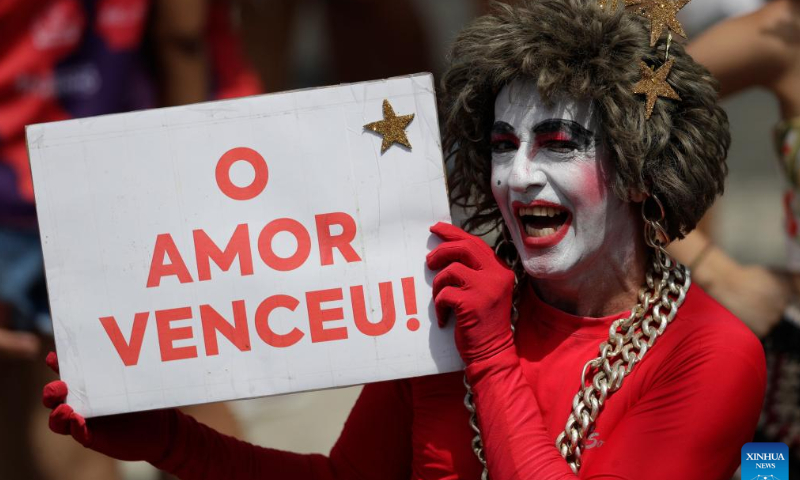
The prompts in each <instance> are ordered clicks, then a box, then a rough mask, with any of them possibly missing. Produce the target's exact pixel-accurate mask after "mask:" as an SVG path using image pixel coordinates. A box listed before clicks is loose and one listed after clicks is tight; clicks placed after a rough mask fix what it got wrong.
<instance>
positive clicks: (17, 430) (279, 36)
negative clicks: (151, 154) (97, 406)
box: [0, 0, 800, 480]
mask: <svg viewBox="0 0 800 480" xmlns="http://www.w3.org/2000/svg"><path fill="white" fill-rule="evenodd" d="M489 8H491V7H490V5H489V1H488V0H436V1H426V0H397V1H392V2H389V1H383V0H152V1H150V0H35V1H32V0H0V33H1V34H2V35H0V479H4V480H5V479H9V480H12V479H43V480H49V479H73V478H74V479H86V480H91V479H111V480H113V479H115V478H119V479H122V478H155V473H153V472H151V471H149V470H147V469H146V468H144V467H142V468H134V469H133V470H131V469H130V468H128V469H127V470H121V468H120V466H119V465H117V464H116V462H114V461H113V460H111V459H108V458H106V457H102V456H100V455H97V454H94V453H93V452H91V451H89V450H86V449H83V447H81V446H80V445H79V444H77V443H76V442H73V441H71V439H69V438H64V437H60V436H57V435H53V434H51V433H50V432H49V431H48V429H47V413H48V411H47V410H46V409H44V408H43V407H42V406H41V405H40V404H39V398H40V393H41V386H42V385H44V384H45V383H46V382H47V381H49V380H50V379H52V378H54V374H53V373H51V372H49V371H47V369H46V367H45V366H44V361H43V359H44V355H45V354H46V353H47V352H48V351H49V350H52V349H53V341H52V327H51V323H50V317H49V314H48V308H47V295H46V286H45V279H44V274H43V260H42V256H41V247H40V243H39V238H38V234H37V227H36V211H35V204H34V191H33V185H32V181H31V176H30V170H29V166H28V159H27V152H26V147H25V138H24V127H25V125H29V124H34V123H42V122H49V121H57V120H63V119H69V118H79V117H85V116H93V115H100V114H105V113H115V112H123V111H130V110H137V109H144V108H154V107H160V106H171V105H182V104H188V103H194V102H201V101H207V100H214V99H222V98H234V97H240V96H247V95H255V94H261V93H269V92H278V91H285V90H291V89H296V88H305V87H314V86H323V85H330V84H337V83H345V82H357V81H364V80H374V79H380V78H387V77H391V76H397V75H405V74H411V73H417V72H425V71H429V72H433V73H434V76H435V77H436V78H438V75H439V73H440V72H441V71H442V70H443V66H444V64H445V61H446V52H447V46H448V44H449V43H450V42H451V41H452V39H453V37H454V36H455V35H456V34H457V32H458V31H459V30H460V29H461V27H463V26H464V25H465V24H466V23H467V22H469V21H470V20H472V19H473V18H474V17H475V16H477V15H480V14H481V13H482V12H485V11H487V9H489ZM681 20H682V21H683V24H684V25H685V26H686V30H687V32H688V33H689V37H690V39H692V44H691V45H690V52H691V53H692V55H693V56H694V57H695V58H696V59H697V60H698V61H699V62H700V63H703V64H705V65H706V66H707V67H708V68H709V69H710V70H711V71H712V73H713V74H714V75H715V76H717V77H718V78H719V80H720V82H721V93H722V95H724V96H726V97H730V98H731V100H730V101H729V102H728V103H726V107H727V109H728V113H729V116H730V118H731V124H732V133H733V150H732V151H731V154H730V160H729V165H730V168H731V173H730V176H729V180H728V183H727V188H726V192H728V193H726V196H725V198H724V199H723V200H722V201H721V202H720V204H721V205H722V207H720V208H718V209H716V210H715V211H714V213H713V216H712V217H711V218H709V219H708V220H707V221H706V222H704V225H703V228H702V230H703V231H702V232H700V234H699V235H694V236H692V237H690V238H688V239H686V240H685V241H683V242H682V243H680V244H678V245H676V246H674V247H673V253H674V254H675V255H676V256H678V257H679V259H681V260H682V261H684V263H686V264H687V265H689V266H690V267H692V268H693V270H694V271H695V281H696V282H699V283H700V284H701V285H703V286H704V287H705V288H706V289H707V290H708V291H709V293H711V294H712V295H713V296H715V297H716V298H717V300H719V301H720V302H721V303H723V304H724V305H725V306H726V307H728V308H729V309H731V310H732V311H733V312H734V313H735V314H737V316H739V317H740V318H741V319H742V320H743V321H744V322H745V323H747V324H748V326H750V327H751V329H753V331H754V332H755V333H756V334H758V335H759V336H760V337H762V338H763V339H764V343H765V348H767V349H768V353H769V351H770V349H771V352H772V356H771V357H770V356H769V354H768V359H769V360H770V361H771V363H770V364H769V368H770V382H771V384H770V386H769V388H770V389H771V390H770V391H771V393H770V392H768V401H772V402H773V403H774V405H767V406H766V407H765V414H764V416H763V418H762V424H761V427H762V428H761V435H762V439H766V440H773V441H784V442H786V443H787V444H789V446H790V449H792V450H793V451H794V452H795V455H796V452H797V451H798V450H800V408H798V405H800V398H798V384H800V382H799V381H798V374H799V373H798V372H800V361H798V355H797V352H796V350H797V349H798V345H800V344H794V343H793V342H794V341H795V340H798V341H800V335H798V334H797V331H800V321H798V320H796V319H794V320H793V319H792V318H789V317H791V313H792V312H793V311H794V310H792V309H793V308H794V309H795V310H797V312H796V313H797V318H800V306H799V305H800V303H797V302H796V298H797V293H796V292H800V288H798V286H800V281H798V280H796V279H795V275H794V272H800V264H798V265H793V264H792V262H793V259H792V258H791V255H792V254H791V251H792V250H791V248H790V249H789V251H790V254H789V256H785V255H783V254H782V253H781V252H782V251H783V245H782V244H783V242H784V241H786V242H788V244H789V245H790V246H791V244H792V241H793V239H792V237H794V240H796V239H797V225H796V222H795V224H792V223H791V222H792V220H793V219H794V218H796V214H795V212H796V211H797V210H796V209H794V203H793V202H794V197H792V196H791V195H792V193H791V192H793V191H794V190H796V187H797V179H796V178H794V177H795V176H797V173H796V170H795V163H797V162H798V161H800V160H799V159H798V157H797V156H798V145H799V144H800V140H798V136H800V124H799V123H798V119H799V118H800V53H798V52H800V2H797V1H796V0H772V1H770V2H764V1H763V0H722V1H719V0H693V2H692V3H691V4H690V5H689V6H688V7H686V8H685V9H684V10H683V11H682V18H681ZM781 49H784V50H785V52H788V53H785V52H784V51H783V50H781ZM792 52H794V53H792ZM784 61H786V62H789V63H790V64H791V62H794V66H793V67H788V68H789V69H790V70H791V68H793V72H794V73H792V74H786V75H789V77H788V78H789V79H788V80H786V82H787V83H781V82H779V81H776V79H777V78H778V76H779V74H778V73H776V72H777V70H778V63H779V62H784ZM748 62H749V63H748ZM784 74H785V72H784V70H781V73H780V75H784ZM791 75H793V76H791ZM750 87H757V89H758V91H752V90H751V89H750ZM792 90H794V91H796V92H797V94H796V95H794V96H793V94H792V93H791V91H792ZM740 92H744V93H743V94H742V95H738V96H737V94H739V93H740ZM787 92H788V93H787ZM779 122H782V123H779ZM776 124H778V125H779V132H778V133H777V135H779V138H775V137H774V136H773V126H774V125H776ZM776 142H777V145H775V143H776ZM776 157H779V160H781V162H778V161H776ZM775 166H780V167H779V168H775ZM784 171H785V172H786V173H787V175H785V176H784V177H785V178H783V179H782V178H781V175H782V172H784ZM787 179H788V181H787ZM784 191H785V192H786V193H785V194H784V193H782V192H784ZM754 195H755V196H756V197H757V198H754ZM798 202H800V201H798ZM792 225H794V227H792ZM792 228H794V230H792ZM787 237H788V239H787ZM798 250H800V247H798ZM794 260H795V261H800V255H799V256H798V258H797V259H794ZM755 261H759V262H767V263H769V265H758V266H756V265H746V263H750V262H755ZM792 322H794V323H795V324H796V326H795V327H792ZM776 332H777V333H776ZM792 366H794V367H792ZM790 367H791V368H795V367H796V368H797V369H798V370H797V371H796V372H794V374H793V375H794V376H793V377H792V378H790V379H786V378H784V377H787V376H791V375H792V374H791V373H787V371H789V370H791V368H790ZM787 384H791V385H794V386H793V390H792V388H790V387H787ZM354 399H355V393H353V392H352V391H347V390H345V391H338V392H323V393H315V394H304V395H299V396H298V395H294V396H288V397H283V398H278V399H262V400H254V401H249V402H237V403H236V404H227V405H226V404H214V405H203V406H195V407H189V408H187V409H186V410H187V411H189V412H190V413H191V414H192V415H194V416H196V417H197V418H199V419H201V420H202V421H203V422H205V423H208V424H210V425H212V426H214V427H215V428H217V429H218V430H220V431H222V432H225V433H230V434H233V435H236V436H238V437H240V438H248V439H250V440H251V441H253V442H256V443H260V444H264V445H269V446H275V447H284V448H289V449H292V450H295V451H324V450H326V449H327V448H329V447H330V445H331V444H332V442H333V440H334V439H335V438H336V435H337V434H338V429H340V428H341V423H342V422H343V420H344V418H345V415H346V413H347V412H348V411H349V409H350V407H351V405H352V401H353V400H354ZM298 405H299V406H300V407H298ZM312 405H313V406H317V407H319V408H318V409H315V408H309V407H310V406H312ZM301 411H302V412H303V413H302V414H301V413H299V412H301ZM320 412H321V413H320ZM294 417H296V418H297V419H296V420H292V418H294ZM298 431H301V432H299V433H298Z"/></svg>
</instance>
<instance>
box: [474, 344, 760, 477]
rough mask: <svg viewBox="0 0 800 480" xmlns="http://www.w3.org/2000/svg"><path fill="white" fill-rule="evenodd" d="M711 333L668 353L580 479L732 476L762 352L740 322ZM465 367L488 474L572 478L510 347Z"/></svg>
mask: <svg viewBox="0 0 800 480" xmlns="http://www.w3.org/2000/svg"><path fill="white" fill-rule="evenodd" d="M742 330H744V329H742ZM713 333H714V335H715V336H716V337H712V336H710V335H706V336H705V337H702V336H701V337H699V338H694V339H692V340H690V341H689V343H692V345H683V344H682V345H681V348H679V349H676V350H677V351H676V352H671V355H670V356H669V357H668V358H667V359H666V360H665V361H664V363H663V364H662V365H661V366H660V368H661V369H662V370H660V371H659V373H660V376H659V379H658V381H657V382H656V383H655V384H654V385H653V387H652V388H651V389H650V390H649V391H648V392H647V393H646V394H645V395H644V396H643V397H642V398H641V399H640V400H639V401H637V402H636V404H635V405H633V406H632V407H631V409H630V410H629V412H628V413H626V415H625V417H624V418H623V419H622V420H621V421H620V423H619V424H617V426H616V427H615V429H614V430H613V432H612V433H611V436H610V437H609V438H608V439H607V441H606V443H605V445H604V447H603V450H602V454H601V453H600V452H597V454H595V455H594V457H593V458H592V460H591V462H586V463H585V464H584V465H583V468H582V469H581V471H580V475H579V478H582V479H593V480H598V479H625V480H656V479H658V480H661V479H664V480H667V479H670V480H673V479H676V478H730V476H731V474H732V473H733V472H734V470H735V469H736V467H737V466H738V464H739V452H740V449H741V447H742V445H743V444H744V443H746V442H749V441H751V439H752V435H753V432H754V430H755V427H756V423H757V420H758V413H759V411H760V407H761V401H762V398H763V392H764V386H765V367H764V355H763V351H762V349H761V346H760V344H759V343H758V341H757V340H756V339H755V337H753V335H752V334H750V332H748V331H743V332H740V331H739V330H737V331H734V332H732V334H731V333H730V332H725V334H723V332H713ZM656 348H657V347H656ZM673 353H674V354H673ZM466 371H467V376H468V379H469V381H470V383H471V384H472V386H473V390H474V392H475V403H476V407H477V411H478V418H479V423H480V427H481V431H482V434H483V437H484V448H485V451H486V458H487V464H488V465H489V477H490V478H492V480H509V479H537V480H550V479H575V478H576V476H575V475H574V474H573V473H572V471H571V470H570V468H569V467H568V466H567V463H566V462H565V461H564V459H563V458H561V455H560V454H559V452H558V450H557V449H556V447H555V445H554V442H553V441H552V439H551V438H550V436H549V435H548V434H547V431H546V427H545V424H544V422H543V420H542V415H541V411H540V409H539V406H538V403H537V400H536V397H535V395H534V393H533V390H532V389H531V387H530V386H529V384H528V382H527V381H526V379H525V378H524V377H523V375H522V370H521V368H520V365H519V359H518V357H517V354H516V352H515V351H514V350H513V349H509V350H505V351H503V352H501V353H500V354H498V355H496V356H495V357H492V358H490V359H486V360H484V361H482V362H476V363H474V364H472V365H470V366H469V367H467V370H466ZM622 388H625V386H624V385H623V387H622ZM600 415H602V413H601V414H600Z"/></svg>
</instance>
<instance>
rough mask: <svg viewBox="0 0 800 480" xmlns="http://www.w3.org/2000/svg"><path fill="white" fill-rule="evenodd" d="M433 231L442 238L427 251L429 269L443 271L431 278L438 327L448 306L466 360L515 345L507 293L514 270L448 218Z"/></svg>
mask: <svg viewBox="0 0 800 480" xmlns="http://www.w3.org/2000/svg"><path fill="white" fill-rule="evenodd" d="M431 232H433V233H434V234H436V235H438V236H439V237H440V238H441V239H442V240H444V242H443V243H441V244H440V245H439V246H437V247H436V248H435V249H433V251H432V252H430V253H429V254H428V258H427V262H428V268H430V269H431V270H441V271H440V272H439V273H437V274H436V277H435V278H434V279H433V299H434V305H435V306H436V316H437V317H438V319H439V326H443V325H444V324H445V323H446V322H447V315H448V313H450V312H451V311H452V312H453V313H454V314H455V317H456V329H455V340H456V346H457V347H458V352H459V353H460V354H461V358H462V359H463V360H464V363H466V364H467V365H469V364H471V363H472V362H475V361H478V360H481V359H485V358H489V357H491V356H493V355H496V354H497V353H498V352H500V351H503V350H508V349H511V348H513V347H514V335H513V333H512V331H511V292H512V290H513V288H514V273H513V272H512V271H511V269H509V268H508V267H507V266H506V265H505V264H504V263H503V261H502V260H500V259H499V258H497V256H496V255H495V253H494V251H493V250H492V248H491V247H490V246H489V245H487V244H486V242H484V241H483V240H481V239H480V238H478V237H476V236H474V235H470V234H468V233H466V232H464V231H463V230H461V229H460V228H458V227H455V226H453V225H450V224H448V223H441V222H440V223H437V224H436V225H434V226H433V227H431Z"/></svg>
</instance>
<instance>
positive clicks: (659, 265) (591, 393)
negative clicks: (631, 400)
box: [464, 197, 691, 480]
mask: <svg viewBox="0 0 800 480" xmlns="http://www.w3.org/2000/svg"><path fill="white" fill-rule="evenodd" d="M651 198H654V200H655V201H656V203H657V205H658V207H659V208H660V209H661V212H660V213H661V218H660V219H658V220H651V219H650V218H648V216H647V215H646V214H645V212H644V204H643V205H642V217H643V218H644V220H645V241H646V243H647V245H648V246H649V247H651V248H652V249H653V251H654V253H653V262H652V264H651V266H650V269H649V270H648V271H647V274H646V275H645V285H644V286H643V287H642V288H641V289H640V290H639V295H638V299H639V302H638V303H637V304H636V306H635V307H633V309H632V310H631V313H630V315H628V317H626V318H620V319H618V320H615V321H614V322H613V323H612V324H611V327H610V328H609V333H608V340H606V341H604V342H603V343H601V344H600V355H599V356H598V357H597V358H594V359H592V360H589V361H588V362H586V365H584V367H583V372H582V373H581V388H580V389H579V390H578V393H577V394H575V397H574V399H573V401H572V405H573V409H572V412H571V413H570V415H569V418H568V419H567V423H566V427H565V428H564V431H563V432H561V433H560V434H559V435H558V438H556V448H558V450H559V452H560V453H561V456H562V457H564V459H565V460H566V461H567V463H568V464H569V466H570V468H571V469H572V471H573V473H575V474H577V473H578V471H579V470H580V468H581V455H582V452H583V447H582V442H583V439H584V438H586V436H587V435H589V434H590V433H591V431H592V429H593V428H594V424H595V422H596V421H597V416H598V415H599V414H600V410H601V408H602V407H603V405H604V404H605V401H606V399H607V398H608V396H609V395H611V394H612V393H614V392H615V391H617V390H619V388H620V387H621V386H622V381H623V380H624V379H625V377H626V376H627V375H628V374H630V373H631V371H632V370H633V367H634V366H635V365H636V364H637V363H638V362H639V361H641V360H642V358H644V356H645V354H646V353H647V351H648V350H649V349H650V347H652V346H653V344H654V343H655V341H656V340H657V339H658V337H660V336H661V335H662V334H663V333H664V330H665V329H666V328H667V325H669V324H670V322H672V320H673V319H674V318H675V315H676V314H677V313H678V308H679V307H680V306H681V305H682V304H683V301H684V299H685V297H686V292H687V291H688V290H689V287H690V286H691V273H690V271H689V269H688V268H686V267H685V266H684V265H682V264H681V263H679V262H676V261H675V260H674V259H673V258H672V257H671V256H670V255H669V254H668V253H667V251H666V250H665V248H664V247H665V246H666V244H667V243H668V241H667V235H666V232H665V231H664V229H663V227H662V226H661V223H660V222H661V221H662V220H663V219H664V209H663V206H662V205H661V202H660V201H658V199H657V198H655V197H651ZM498 248H499V246H498ZM516 266H517V265H512V268H514V267H516ZM517 296H518V284H517V282H516V281H515V283H514V293H513V301H512V308H513V312H512V320H516V317H517V315H518V312H517V300H518V298H517ZM513 323H514V322H513V321H512V330H513ZM592 373H593V375H592V376H591V381H590V382H587V381H586V380H587V378H589V375H590V374H592ZM464 386H465V387H466V388H467V394H466V396H465V397H464V405H465V406H466V408H467V410H468V411H469V412H470V419H469V425H470V427H471V428H472V430H473V431H475V437H474V438H473V439H472V451H473V452H475V456H477V457H478V460H479V461H480V462H481V465H482V466H483V472H482V473H481V480H488V478H489V469H488V467H487V464H486V453H485V450H484V448H483V439H482V438H481V431H480V428H479V427H478V414H477V412H476V409H475V402H474V395H473V392H472V387H471V386H470V384H469V382H468V381H467V377H466V374H465V375H464Z"/></svg>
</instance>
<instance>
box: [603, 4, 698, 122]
mask: <svg viewBox="0 0 800 480" xmlns="http://www.w3.org/2000/svg"><path fill="white" fill-rule="evenodd" d="M689 1H690V0H624V3H625V9H626V10H628V11H629V12H632V13H634V14H636V15H641V16H642V17H644V18H646V19H648V20H650V46H651V47H656V45H657V43H658V40H659V39H660V38H661V34H662V33H663V32H664V30H665V29H666V30H667V44H666V47H665V49H664V62H663V63H662V64H661V66H659V67H658V68H654V66H651V65H648V64H647V63H645V62H644V61H640V62H639V71H640V72H641V75H642V79H641V80H639V81H638V82H637V83H636V84H635V85H634V86H633V88H632V91H633V93H635V94H637V95H645V96H646V100H647V103H646V112H647V118H648V119H649V118H650V116H651V115H652V114H653V107H655V104H656V100H658V99H659V98H669V99H672V100H678V101H679V100H680V99H681V98H680V96H678V94H677V93H676V92H675V90H673V89H672V87H671V86H670V85H669V84H668V83H667V76H668V75H669V72H670V69H671V68H672V65H673V64H674V59H670V58H669V47H670V45H671V44H672V33H673V32H674V33H676V34H678V35H680V36H681V37H683V38H686V32H684V31H683V27H682V26H681V24H680V22H679V21H678V19H677V18H676V15H677V13H678V11H679V10H680V9H681V8H683V7H685V6H686V4H687V3H689ZM619 3H620V2H619V1H618V0H597V4H598V5H599V6H600V8H602V9H604V10H605V9H609V8H610V9H611V10H616V9H617V8H618V6H619Z"/></svg>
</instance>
